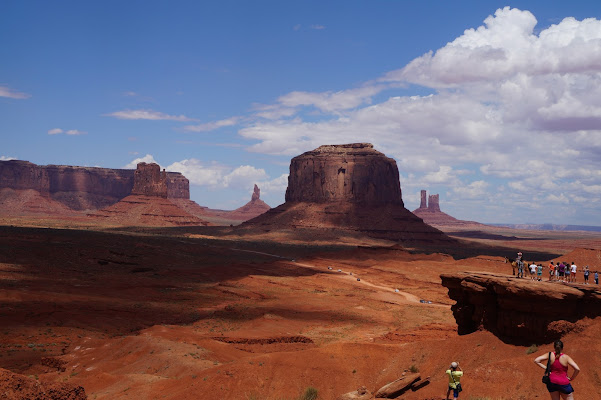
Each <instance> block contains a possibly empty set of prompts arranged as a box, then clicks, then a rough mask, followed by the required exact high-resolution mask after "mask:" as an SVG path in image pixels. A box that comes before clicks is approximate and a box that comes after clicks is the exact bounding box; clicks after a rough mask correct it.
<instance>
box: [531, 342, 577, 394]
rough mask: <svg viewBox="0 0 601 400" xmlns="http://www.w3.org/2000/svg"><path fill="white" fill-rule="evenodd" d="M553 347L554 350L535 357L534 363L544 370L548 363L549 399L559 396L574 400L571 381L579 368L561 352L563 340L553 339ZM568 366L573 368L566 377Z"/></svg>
mask: <svg viewBox="0 0 601 400" xmlns="http://www.w3.org/2000/svg"><path fill="white" fill-rule="evenodd" d="M553 347H554V350H555V352H549V353H545V354H543V355H542V356H538V357H536V358H535V359H534V363H535V364H536V365H538V366H539V367H541V368H542V369H544V370H545V371H546V370H547V364H549V371H550V374H549V380H550V382H549V383H547V390H548V391H549V394H550V395H551V400H558V399H559V396H561V398H562V399H564V400H574V388H573V387H572V383H571V382H572V381H573V380H574V378H576V376H578V374H579V373H580V368H579V367H578V364H576V363H575V362H574V360H572V358H571V357H570V356H568V355H567V354H564V353H562V350H563V342H562V341H561V340H557V341H555V343H554V344H553ZM569 367H572V368H573V369H574V372H573V373H572V377H568V368H569Z"/></svg>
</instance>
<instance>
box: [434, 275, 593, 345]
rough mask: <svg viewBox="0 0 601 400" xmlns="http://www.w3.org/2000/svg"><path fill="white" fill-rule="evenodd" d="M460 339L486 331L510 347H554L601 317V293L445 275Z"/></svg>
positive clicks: (509, 279)
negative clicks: (581, 324) (582, 322)
mask: <svg viewBox="0 0 601 400" xmlns="http://www.w3.org/2000/svg"><path fill="white" fill-rule="evenodd" d="M441 279H442V284H443V286H445V287H447V288H448V289H449V297H450V298H451V299H453V300H455V301H456V302H457V303H456V304H455V305H453V306H452V307H451V309H452V310H453V315H454V316H455V320H456V321H457V326H458V331H459V334H468V333H472V332H474V331H476V330H480V329H484V330H487V331H490V332H492V333H493V334H495V335H497V336H498V337H499V338H501V339H503V340H504V341H506V342H509V343H515V344H532V343H548V342H551V341H553V340H556V339H558V338H560V337H561V336H562V335H563V334H565V333H567V332H569V331H571V330H573V329H577V328H578V324H577V322H578V321H579V320H581V319H583V318H585V317H590V318H594V317H598V316H600V315H601V292H600V291H599V290H596V288H593V287H592V286H591V287H587V286H580V285H563V284H560V283H555V282H535V281H530V280H526V279H518V278H515V277H513V276H501V275H494V274H487V273H475V274H469V273H459V274H443V275H441Z"/></svg>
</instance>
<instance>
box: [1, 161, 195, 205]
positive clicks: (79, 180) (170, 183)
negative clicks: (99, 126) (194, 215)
mask: <svg viewBox="0 0 601 400" xmlns="http://www.w3.org/2000/svg"><path fill="white" fill-rule="evenodd" d="M166 181H167V197H169V198H183V199H189V198H190V191H189V182H188V180H187V179H186V178H185V177H184V176H183V175H182V174H180V173H178V172H167V180H166ZM133 186H134V171H133V170H127V169H108V168H91V167H73V166H66V165H46V166H40V165H36V164H33V163H30V162H28V161H19V160H11V161H0V189H13V190H35V191H37V192H39V193H40V194H41V195H42V196H44V197H49V198H51V199H52V200H55V201H58V202H60V203H62V204H64V205H66V206H67V207H69V208H70V209H73V210H95V209H99V208H103V207H107V206H109V205H111V204H115V203H116V202H118V201H119V200H121V199H122V198H124V197H126V196H128V195H129V194H131V192H132V189H133Z"/></svg>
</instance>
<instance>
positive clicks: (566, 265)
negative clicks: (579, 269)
mask: <svg viewBox="0 0 601 400" xmlns="http://www.w3.org/2000/svg"><path fill="white" fill-rule="evenodd" d="M563 265H565V273H566V280H565V281H566V282H568V283H570V282H572V277H571V276H570V275H571V273H570V264H568V263H567V262H564V263H563Z"/></svg>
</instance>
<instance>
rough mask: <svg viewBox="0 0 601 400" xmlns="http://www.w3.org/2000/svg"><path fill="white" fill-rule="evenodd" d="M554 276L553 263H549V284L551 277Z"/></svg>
mask: <svg viewBox="0 0 601 400" xmlns="http://www.w3.org/2000/svg"><path fill="white" fill-rule="evenodd" d="M554 275H555V265H554V264H553V261H551V262H550V263H549V282H550V281H552V280H553V276H554Z"/></svg>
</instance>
